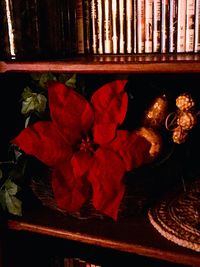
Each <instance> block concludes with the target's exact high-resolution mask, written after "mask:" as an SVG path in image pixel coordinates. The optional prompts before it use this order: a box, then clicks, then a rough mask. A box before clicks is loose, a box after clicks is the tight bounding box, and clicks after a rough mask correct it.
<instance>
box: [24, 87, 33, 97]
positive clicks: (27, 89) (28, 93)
mask: <svg viewBox="0 0 200 267" xmlns="http://www.w3.org/2000/svg"><path fill="white" fill-rule="evenodd" d="M32 93H33V92H32V90H31V88H30V87H28V86H27V87H25V88H24V91H23V92H22V99H23V100H26V99H27V98H29V97H31V96H32Z"/></svg>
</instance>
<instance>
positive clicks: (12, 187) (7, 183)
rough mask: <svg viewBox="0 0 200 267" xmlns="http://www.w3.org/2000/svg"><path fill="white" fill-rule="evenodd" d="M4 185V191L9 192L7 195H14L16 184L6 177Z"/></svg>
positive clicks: (16, 188) (16, 189)
mask: <svg viewBox="0 0 200 267" xmlns="http://www.w3.org/2000/svg"><path fill="white" fill-rule="evenodd" d="M4 186H5V189H6V191H7V192H8V193H9V195H12V196H14V195H16V193H17V191H18V186H17V185H16V184H15V183H14V182H12V181H11V180H10V179H7V180H6V181H5V184H4Z"/></svg>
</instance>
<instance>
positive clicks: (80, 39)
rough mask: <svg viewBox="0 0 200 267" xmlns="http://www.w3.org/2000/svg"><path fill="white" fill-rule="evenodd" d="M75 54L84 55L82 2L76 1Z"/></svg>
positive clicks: (80, 0)
mask: <svg viewBox="0 0 200 267" xmlns="http://www.w3.org/2000/svg"><path fill="white" fill-rule="evenodd" d="M76 26H77V53H78V54H84V52H85V50H84V26H83V2H82V0H77V1H76Z"/></svg>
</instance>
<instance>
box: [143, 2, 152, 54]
mask: <svg viewBox="0 0 200 267" xmlns="http://www.w3.org/2000/svg"><path fill="white" fill-rule="evenodd" d="M144 45H145V53H152V51H153V3H152V0H145V44H144Z"/></svg>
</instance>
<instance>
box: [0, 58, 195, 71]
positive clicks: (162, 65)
mask: <svg viewBox="0 0 200 267" xmlns="http://www.w3.org/2000/svg"><path fill="white" fill-rule="evenodd" d="M48 71H52V72H69V73H70V72H71V73H72V72H76V73H90V74H93V73H94V74H95V73H105V74H106V73H108V74H109V73H121V74H123V73H185V72H190V73H200V54H188V53H187V54H142V55H130V56H128V55H127V56H124V55H123V56H120V55H117V56H114V55H108V56H106V55H103V56H80V57H75V58H73V59H72V58H68V59H66V60H57V61H29V62H28V61H10V62H4V61H1V62H0V72H1V73H4V72H48Z"/></svg>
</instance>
